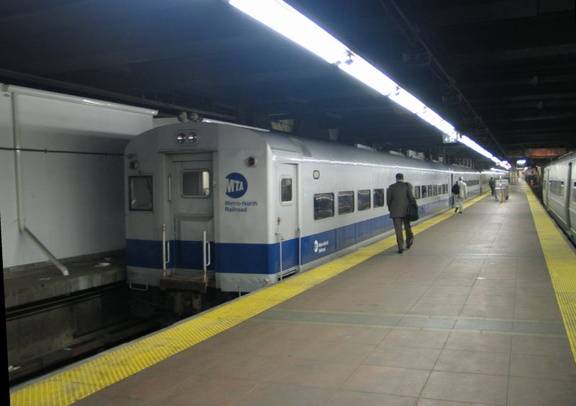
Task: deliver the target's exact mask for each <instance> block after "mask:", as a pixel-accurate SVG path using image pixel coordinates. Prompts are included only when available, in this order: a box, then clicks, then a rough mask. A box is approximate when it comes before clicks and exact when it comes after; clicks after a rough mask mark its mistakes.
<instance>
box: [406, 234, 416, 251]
mask: <svg viewBox="0 0 576 406" xmlns="http://www.w3.org/2000/svg"><path fill="white" fill-rule="evenodd" d="M412 244H414V237H412V238H409V239H408V241H407V242H406V249H407V250H408V249H410V247H411V246H412Z"/></svg>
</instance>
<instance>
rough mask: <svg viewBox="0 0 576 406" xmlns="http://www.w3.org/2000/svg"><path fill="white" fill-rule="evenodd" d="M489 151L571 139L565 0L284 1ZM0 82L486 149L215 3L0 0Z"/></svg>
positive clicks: (388, 140)
mask: <svg viewBox="0 0 576 406" xmlns="http://www.w3.org/2000/svg"><path fill="white" fill-rule="evenodd" d="M287 2H288V3H289V4H290V5H292V6H293V7H294V8H296V9H298V10H299V11H301V12H302V13H304V14H305V15H307V16H308V17H310V18H311V19H313V20H314V21H316V22H317V23H318V24H319V25H321V26H322V27H323V28H325V29H326V30H327V31H328V32H330V33H331V34H332V35H333V36H335V37H336V38H338V39H339V40H340V41H341V42H343V43H345V44H346V45H348V46H349V47H350V48H351V49H352V50H354V51H355V52H356V53H357V54H359V55H360V56H362V57H363V58H364V59H366V60H368V61H369V62H371V63H372V64H373V65H375V66H377V67H378V68H380V69H381V70H382V71H384V72H385V73H386V74H388V76H390V77H391V78H392V79H393V80H395V81H396V82H397V83H399V84H400V85H401V86H402V87H404V88H405V89H406V90H408V91H409V92H411V93H412V94H414V95H415V96H417V97H418V98H419V99H420V100H421V101H423V102H424V103H425V104H427V105H428V106H430V107H431V108H432V109H434V110H435V111H436V112H438V113H439V114H440V115H441V116H442V117H444V118H445V119H446V120H448V121H449V122H451V123H452V124H453V125H454V126H455V127H456V129H457V130H458V131H459V132H461V133H462V134H466V135H468V136H469V137H470V138H472V139H473V140H475V141H476V142H477V143H479V144H480V145H482V146H483V147H484V148H486V149H488V150H489V151H490V152H492V153H493V154H494V155H496V156H497V157H498V158H501V159H509V160H510V162H511V163H513V161H514V160H515V159H516V158H519V157H527V158H528V159H529V161H533V162H534V163H535V164H542V163H543V162H544V163H545V162H546V161H547V160H549V159H550V158H552V157H554V156H557V155H559V154H562V153H563V152H568V151H571V150H576V14H575V10H574V3H575V2H574V0H466V1H461V0H434V1H430V0H288V1H287ZM0 82H2V83H8V84H15V85H24V86H30V87H34V88H39V89H45V90H51V91H58V92H63V93H69V94H80V95H83V96H89V97H94V98H99V99H105V100H110V101H116V102H123V103H128V104H133V105H140V106H145V107H152V108H156V109H158V110H159V111H160V114H161V115H163V116H176V115H178V114H179V113H181V112H186V113H188V117H192V118H194V117H196V116H197V115H198V116H201V117H208V118H215V119H221V120H225V121H232V122H237V123H240V124H245V125H252V126H258V127H265V128H271V127H273V128H280V129H282V130H284V131H287V132H293V133H295V134H298V135H302V136H312V137H318V138H328V139H337V140H338V141H341V142H345V143H349V144H364V145H368V146H372V147H375V148H378V149H391V150H397V151H407V150H412V151H417V152H420V153H422V154H423V155H424V156H426V157H429V158H432V159H436V158H438V157H439V156H443V157H444V159H446V160H448V161H450V162H463V161H466V160H470V159H472V160H474V161H478V162H476V163H475V165H479V166H486V165H489V163H491V161H487V160H484V159H483V158H481V157H480V156H479V155H478V154H476V153H474V152H472V151H470V150H469V149H468V148H465V147H463V146H461V145H460V144H446V143H444V142H443V137H442V135H441V134H440V132H438V131H437V130H435V129H433V128H432V127H430V126H428V125H426V124H424V123H423V122H422V121H421V120H419V119H418V118H416V117H414V116H413V115H412V114H410V113H408V112H406V111H403V110H402V109H401V108H399V107H397V106H395V105H394V104H393V103H392V102H390V101H389V100H388V99H387V98H385V97H384V96H381V95H378V94H376V93H375V92H374V91H372V90H369V89H368V88H366V87H364V86H363V85H362V84H360V83H359V82H357V81H355V80H354V79H352V78H350V77H348V76H346V75H345V74H344V73H342V72H341V71H340V70H339V69H337V68H336V67H335V66H332V65H330V64H327V63H326V62H324V61H323V60H320V59H319V58H318V57H316V56H314V55H312V54H311V53H309V52H308V51H306V50H304V49H302V48H300V47H299V46H297V45H295V44H293V43H291V42H289V41H288V40H286V39H284V38H283V37H281V36H279V35H278V34H276V33H274V32H272V31H271V30H270V29H268V28H267V27H265V26H263V25H261V24H260V23H258V22H256V21H254V20H252V19H251V18H250V17H247V16H245V15H243V14H241V13H240V12H239V11H237V10H236V9H234V8H233V7H231V6H230V5H228V4H227V3H225V2H224V1H222V0H161V1H158V0H139V1H135V0H133V1H118V0H18V1H4V2H2V5H1V6H0Z"/></svg>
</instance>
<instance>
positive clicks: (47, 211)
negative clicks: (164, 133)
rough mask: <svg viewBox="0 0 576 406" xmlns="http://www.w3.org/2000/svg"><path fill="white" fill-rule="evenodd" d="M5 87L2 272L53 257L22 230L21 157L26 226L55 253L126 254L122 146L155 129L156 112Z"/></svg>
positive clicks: (0, 120) (1, 106)
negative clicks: (20, 227) (115, 251)
mask: <svg viewBox="0 0 576 406" xmlns="http://www.w3.org/2000/svg"><path fill="white" fill-rule="evenodd" d="M2 90H3V91H2V92H1V93H0V213H1V215H2V250H3V259H4V267H5V268H6V267H13V266H19V265H27V264H33V263H37V262H44V261H46V260H47V257H46V255H45V254H44V253H43V252H42V251H41V250H40V249H39V248H38V247H37V245H36V244H35V243H34V242H33V241H32V240H31V239H30V238H29V237H28V236H26V235H25V234H23V233H22V232H20V229H19V225H18V217H19V216H18V193H17V190H18V189H17V182H18V181H17V175H16V173H17V169H16V168H17V158H16V154H20V157H21V158H20V162H21V164H20V175H21V176H20V185H21V188H20V189H21V199H20V201H21V203H20V207H21V209H22V210H21V216H20V218H21V221H23V223H21V224H24V225H25V226H26V228H28V229H29V230H30V231H31V232H32V233H33V234H34V235H36V237H37V238H38V239H39V240H40V241H41V242H42V243H43V244H44V245H45V246H46V247H47V248H48V250H49V251H51V252H52V254H53V255H55V256H56V257H57V258H59V259H64V258H70V257H75V256H81V255H88V254H95V253H99V252H104V251H112V250H118V249H123V248H124V198H123V196H124V194H123V170H124V158H123V152H124V146H125V145H126V143H127V142H128V140H129V139H130V138H131V137H134V136H136V135H138V134H140V133H141V132H143V131H146V130H148V129H150V128H152V126H153V124H152V119H153V114H155V112H154V111H152V110H147V109H138V108H132V107H130V106H122V105H117V104H112V103H99V102H97V101H93V100H86V99H83V98H79V97H70V96H65V95H59V94H54V93H47V92H38V91H34V90H30V89H25V88H18V87H12V86H7V87H6V86H5V87H4V88H3V89H2ZM15 132H16V133H17V137H16V138H15V135H14V134H15ZM18 140H19V141H18ZM18 142H19V144H20V145H19V147H20V152H16V150H17V147H18Z"/></svg>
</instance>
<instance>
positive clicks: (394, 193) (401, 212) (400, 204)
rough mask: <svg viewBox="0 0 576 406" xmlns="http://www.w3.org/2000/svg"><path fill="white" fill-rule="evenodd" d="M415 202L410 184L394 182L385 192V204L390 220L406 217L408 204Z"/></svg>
mask: <svg viewBox="0 0 576 406" xmlns="http://www.w3.org/2000/svg"><path fill="white" fill-rule="evenodd" d="M415 201H416V199H415V198H414V194H413V193H412V185H411V184H410V183H406V182H396V183H393V184H391V185H390V186H389V187H388V190H387V191H386V204H387V206H388V210H389V211H390V217H391V218H395V217H406V209H407V208H408V202H415Z"/></svg>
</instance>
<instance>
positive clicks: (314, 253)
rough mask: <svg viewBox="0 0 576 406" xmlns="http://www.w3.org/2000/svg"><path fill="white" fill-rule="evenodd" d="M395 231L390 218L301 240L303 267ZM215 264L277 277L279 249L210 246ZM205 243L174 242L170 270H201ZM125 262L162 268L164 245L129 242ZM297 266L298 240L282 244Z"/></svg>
mask: <svg viewBox="0 0 576 406" xmlns="http://www.w3.org/2000/svg"><path fill="white" fill-rule="evenodd" d="M438 206H442V207H446V202H443V204H442V203H440V204H438V203H436V204H435V205H434V207H420V213H421V215H423V214H424V213H425V212H428V211H429V210H435V209H438V208H439V207H438ZM392 228H393V225H392V220H391V219H390V218H389V217H388V215H385V216H380V217H377V218H373V219H370V220H366V221H361V222H358V223H355V224H351V225H348V226H343V227H339V228H337V229H333V230H329V231H325V232H322V233H318V234H314V235H310V236H306V237H303V238H302V242H301V243H302V264H306V263H308V262H311V261H314V260H317V259H320V258H323V257H325V256H327V255H330V254H333V253H335V252H337V251H340V250H342V249H345V248H348V247H350V246H352V245H354V244H357V243H359V242H362V241H364V240H366V239H368V238H371V237H375V236H377V235H379V234H382V233H384V232H386V231H388V230H391V229H392ZM210 247H211V253H212V264H211V265H210V267H209V269H215V270H216V272H223V273H253V274H274V273H277V272H278V270H279V269H280V261H279V257H280V249H279V248H280V247H279V245H278V244H277V243H275V244H231V243H217V244H214V243H211V244H210ZM201 250H202V243H201V242H197V241H171V243H170V262H169V263H168V264H167V267H168V268H184V269H202V255H201V252H202V251H201ZM126 263H127V265H128V266H135V267H142V268H158V269H161V268H162V242H161V241H148V240H136V239H129V240H126ZM297 265H298V240H297V239H291V240H286V241H283V242H282V269H290V268H292V267H295V266H297Z"/></svg>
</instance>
